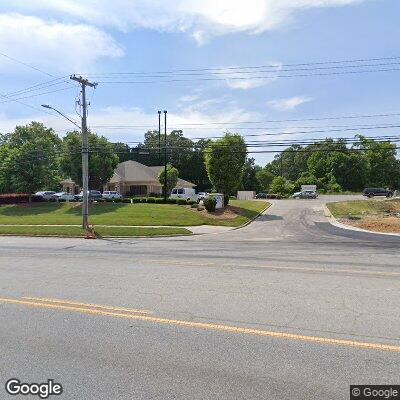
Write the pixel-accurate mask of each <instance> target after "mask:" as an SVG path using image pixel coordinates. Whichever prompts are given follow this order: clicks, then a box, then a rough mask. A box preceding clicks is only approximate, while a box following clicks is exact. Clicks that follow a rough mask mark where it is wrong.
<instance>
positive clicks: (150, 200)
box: [147, 197, 156, 203]
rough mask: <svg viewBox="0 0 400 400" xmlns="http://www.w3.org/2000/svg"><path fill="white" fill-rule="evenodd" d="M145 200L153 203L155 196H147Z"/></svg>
mask: <svg viewBox="0 0 400 400" xmlns="http://www.w3.org/2000/svg"><path fill="white" fill-rule="evenodd" d="M147 202H148V203H155V202H156V199H155V197H148V198H147Z"/></svg>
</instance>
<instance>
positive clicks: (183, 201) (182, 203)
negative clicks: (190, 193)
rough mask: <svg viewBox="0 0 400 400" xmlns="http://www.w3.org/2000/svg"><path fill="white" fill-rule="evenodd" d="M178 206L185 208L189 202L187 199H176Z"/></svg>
mask: <svg viewBox="0 0 400 400" xmlns="http://www.w3.org/2000/svg"><path fill="white" fill-rule="evenodd" d="M176 204H179V205H180V206H184V205H186V204H187V201H186V200H185V199H176Z"/></svg>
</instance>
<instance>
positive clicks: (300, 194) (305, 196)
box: [292, 190, 318, 199]
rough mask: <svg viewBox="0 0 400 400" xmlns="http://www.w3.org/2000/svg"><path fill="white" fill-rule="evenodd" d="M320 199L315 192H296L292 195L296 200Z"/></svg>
mask: <svg viewBox="0 0 400 400" xmlns="http://www.w3.org/2000/svg"><path fill="white" fill-rule="evenodd" d="M317 197H318V193H317V192H314V191H313V190H304V191H302V192H296V193H294V194H293V195H292V198H294V199H316V198H317Z"/></svg>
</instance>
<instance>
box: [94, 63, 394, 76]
mask: <svg viewBox="0 0 400 400" xmlns="http://www.w3.org/2000/svg"><path fill="white" fill-rule="evenodd" d="M391 65H400V63H399V62H392V63H380V64H360V65H335V66H331V67H313V68H292V69H282V68H281V67H279V66H276V67H275V69H276V71H272V70H257V72H256V73H272V72H279V73H281V72H296V71H316V70H332V69H341V68H347V69H349V68H361V67H385V66H391ZM254 73H255V72H254V71H249V70H244V71H217V72H212V73H210V72H185V73H170V74H168V75H152V74H151V73H143V74H138V73H134V72H125V73H123V72H120V73H114V74H109V75H106V74H94V75H92V76H93V77H99V78H103V79H108V78H115V76H117V75H120V76H122V77H123V76H126V75H128V76H130V75H135V77H137V78H168V77H171V76H204V75H206V76H207V75H212V76H215V75H223V76H226V75H235V76H237V75H240V74H254ZM250 78H252V76H251V77H250ZM227 79H232V78H231V77H228V78H227Z"/></svg>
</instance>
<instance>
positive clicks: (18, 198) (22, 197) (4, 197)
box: [0, 193, 45, 204]
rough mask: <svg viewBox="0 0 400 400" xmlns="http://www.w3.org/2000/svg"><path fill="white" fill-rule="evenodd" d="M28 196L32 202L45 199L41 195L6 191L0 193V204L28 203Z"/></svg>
mask: <svg viewBox="0 0 400 400" xmlns="http://www.w3.org/2000/svg"><path fill="white" fill-rule="evenodd" d="M29 198H31V201H33V202H41V201H45V200H44V199H43V197H41V196H35V195H30V194H29V193H7V194H1V195H0V204H18V203H29Z"/></svg>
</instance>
